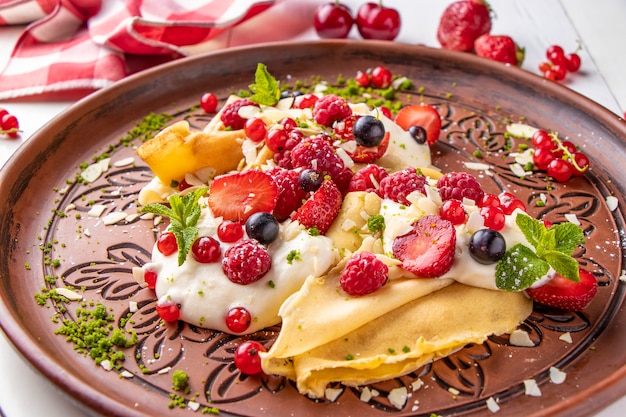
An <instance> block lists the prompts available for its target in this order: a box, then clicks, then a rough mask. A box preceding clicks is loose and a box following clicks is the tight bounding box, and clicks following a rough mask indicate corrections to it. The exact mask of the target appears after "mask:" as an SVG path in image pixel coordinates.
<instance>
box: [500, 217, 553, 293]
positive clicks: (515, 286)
mask: <svg viewBox="0 0 626 417" xmlns="http://www.w3.org/2000/svg"><path fill="white" fill-rule="evenodd" d="M518 217H519V216H518ZM549 270H550V265H549V264H548V263H547V262H546V261H544V260H542V259H541V258H539V257H538V256H537V255H536V254H535V253H534V252H533V251H532V249H530V248H529V247H527V246H524V245H522V244H521V243H518V244H517V245H515V246H513V247H512V248H511V249H509V250H508V251H506V253H505V254H504V256H503V257H502V259H500V261H498V265H497V266H496V286H497V287H498V288H499V289H501V290H506V291H522V290H524V289H526V288H528V287H530V286H531V285H533V284H534V283H535V281H537V279H539V278H540V277H542V276H544V275H546V274H547V273H548V271H549Z"/></svg>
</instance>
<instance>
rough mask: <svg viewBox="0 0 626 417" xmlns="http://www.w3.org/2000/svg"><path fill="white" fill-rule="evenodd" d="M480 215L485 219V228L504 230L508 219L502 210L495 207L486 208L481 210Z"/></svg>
mask: <svg viewBox="0 0 626 417" xmlns="http://www.w3.org/2000/svg"><path fill="white" fill-rule="evenodd" d="M480 215H481V216H482V217H483V221H484V224H485V227H488V228H489V229H492V230H502V229H504V224H505V221H506V217H505V216H504V212H503V211H502V208H500V207H499V206H498V207H494V206H485V207H482V208H481V209H480Z"/></svg>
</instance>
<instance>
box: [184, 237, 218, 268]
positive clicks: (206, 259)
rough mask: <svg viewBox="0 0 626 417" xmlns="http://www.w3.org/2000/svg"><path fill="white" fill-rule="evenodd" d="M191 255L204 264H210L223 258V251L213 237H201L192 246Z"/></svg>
mask: <svg viewBox="0 0 626 417" xmlns="http://www.w3.org/2000/svg"><path fill="white" fill-rule="evenodd" d="M191 255H192V256H193V259H195V260H196V261H198V262H200V263H202V264H210V263H213V262H217V261H218V260H219V259H220V258H221V256H222V249H221V248H220V243H219V242H218V241H217V240H215V239H213V238H212V237H211V236H201V237H199V238H198V239H196V240H195V241H194V242H193V245H191Z"/></svg>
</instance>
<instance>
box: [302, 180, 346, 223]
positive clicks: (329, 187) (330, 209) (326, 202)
mask: <svg viewBox="0 0 626 417" xmlns="http://www.w3.org/2000/svg"><path fill="white" fill-rule="evenodd" d="M341 203H342V196H341V191H339V188H337V185H335V183H334V182H333V181H332V180H329V179H327V180H324V182H323V183H322V185H321V186H320V188H319V189H318V190H317V191H315V192H314V193H313V195H312V196H311V197H309V199H308V200H307V201H305V203H304V204H303V205H302V206H301V207H300V208H299V209H298V210H297V211H296V212H295V213H294V215H293V217H292V218H293V220H297V221H299V222H300V224H302V225H303V226H304V227H307V228H313V227H315V228H316V229H317V230H319V232H320V233H321V234H324V233H326V231H327V230H328V228H329V227H330V225H331V224H332V223H333V221H334V220H335V217H337V214H339V209H340V208H341Z"/></svg>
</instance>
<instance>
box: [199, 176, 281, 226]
mask: <svg viewBox="0 0 626 417" xmlns="http://www.w3.org/2000/svg"><path fill="white" fill-rule="evenodd" d="M277 200H278V188H277V187H276V184H274V181H273V180H272V178H271V177H270V176H269V175H268V174H266V173H264V172H261V171H256V170H249V171H243V172H236V173H232V174H224V175H220V176H217V177H215V178H214V179H213V181H212V182H211V187H210V189H209V197H208V203H209V207H210V208H211V211H212V212H213V215H214V216H215V217H219V216H221V217H223V218H224V220H235V221H238V222H241V223H244V222H245V221H246V220H247V219H248V217H250V216H251V215H252V214H254V213H257V212H260V211H264V212H268V213H271V212H272V210H274V207H275V206H276V201H277Z"/></svg>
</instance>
